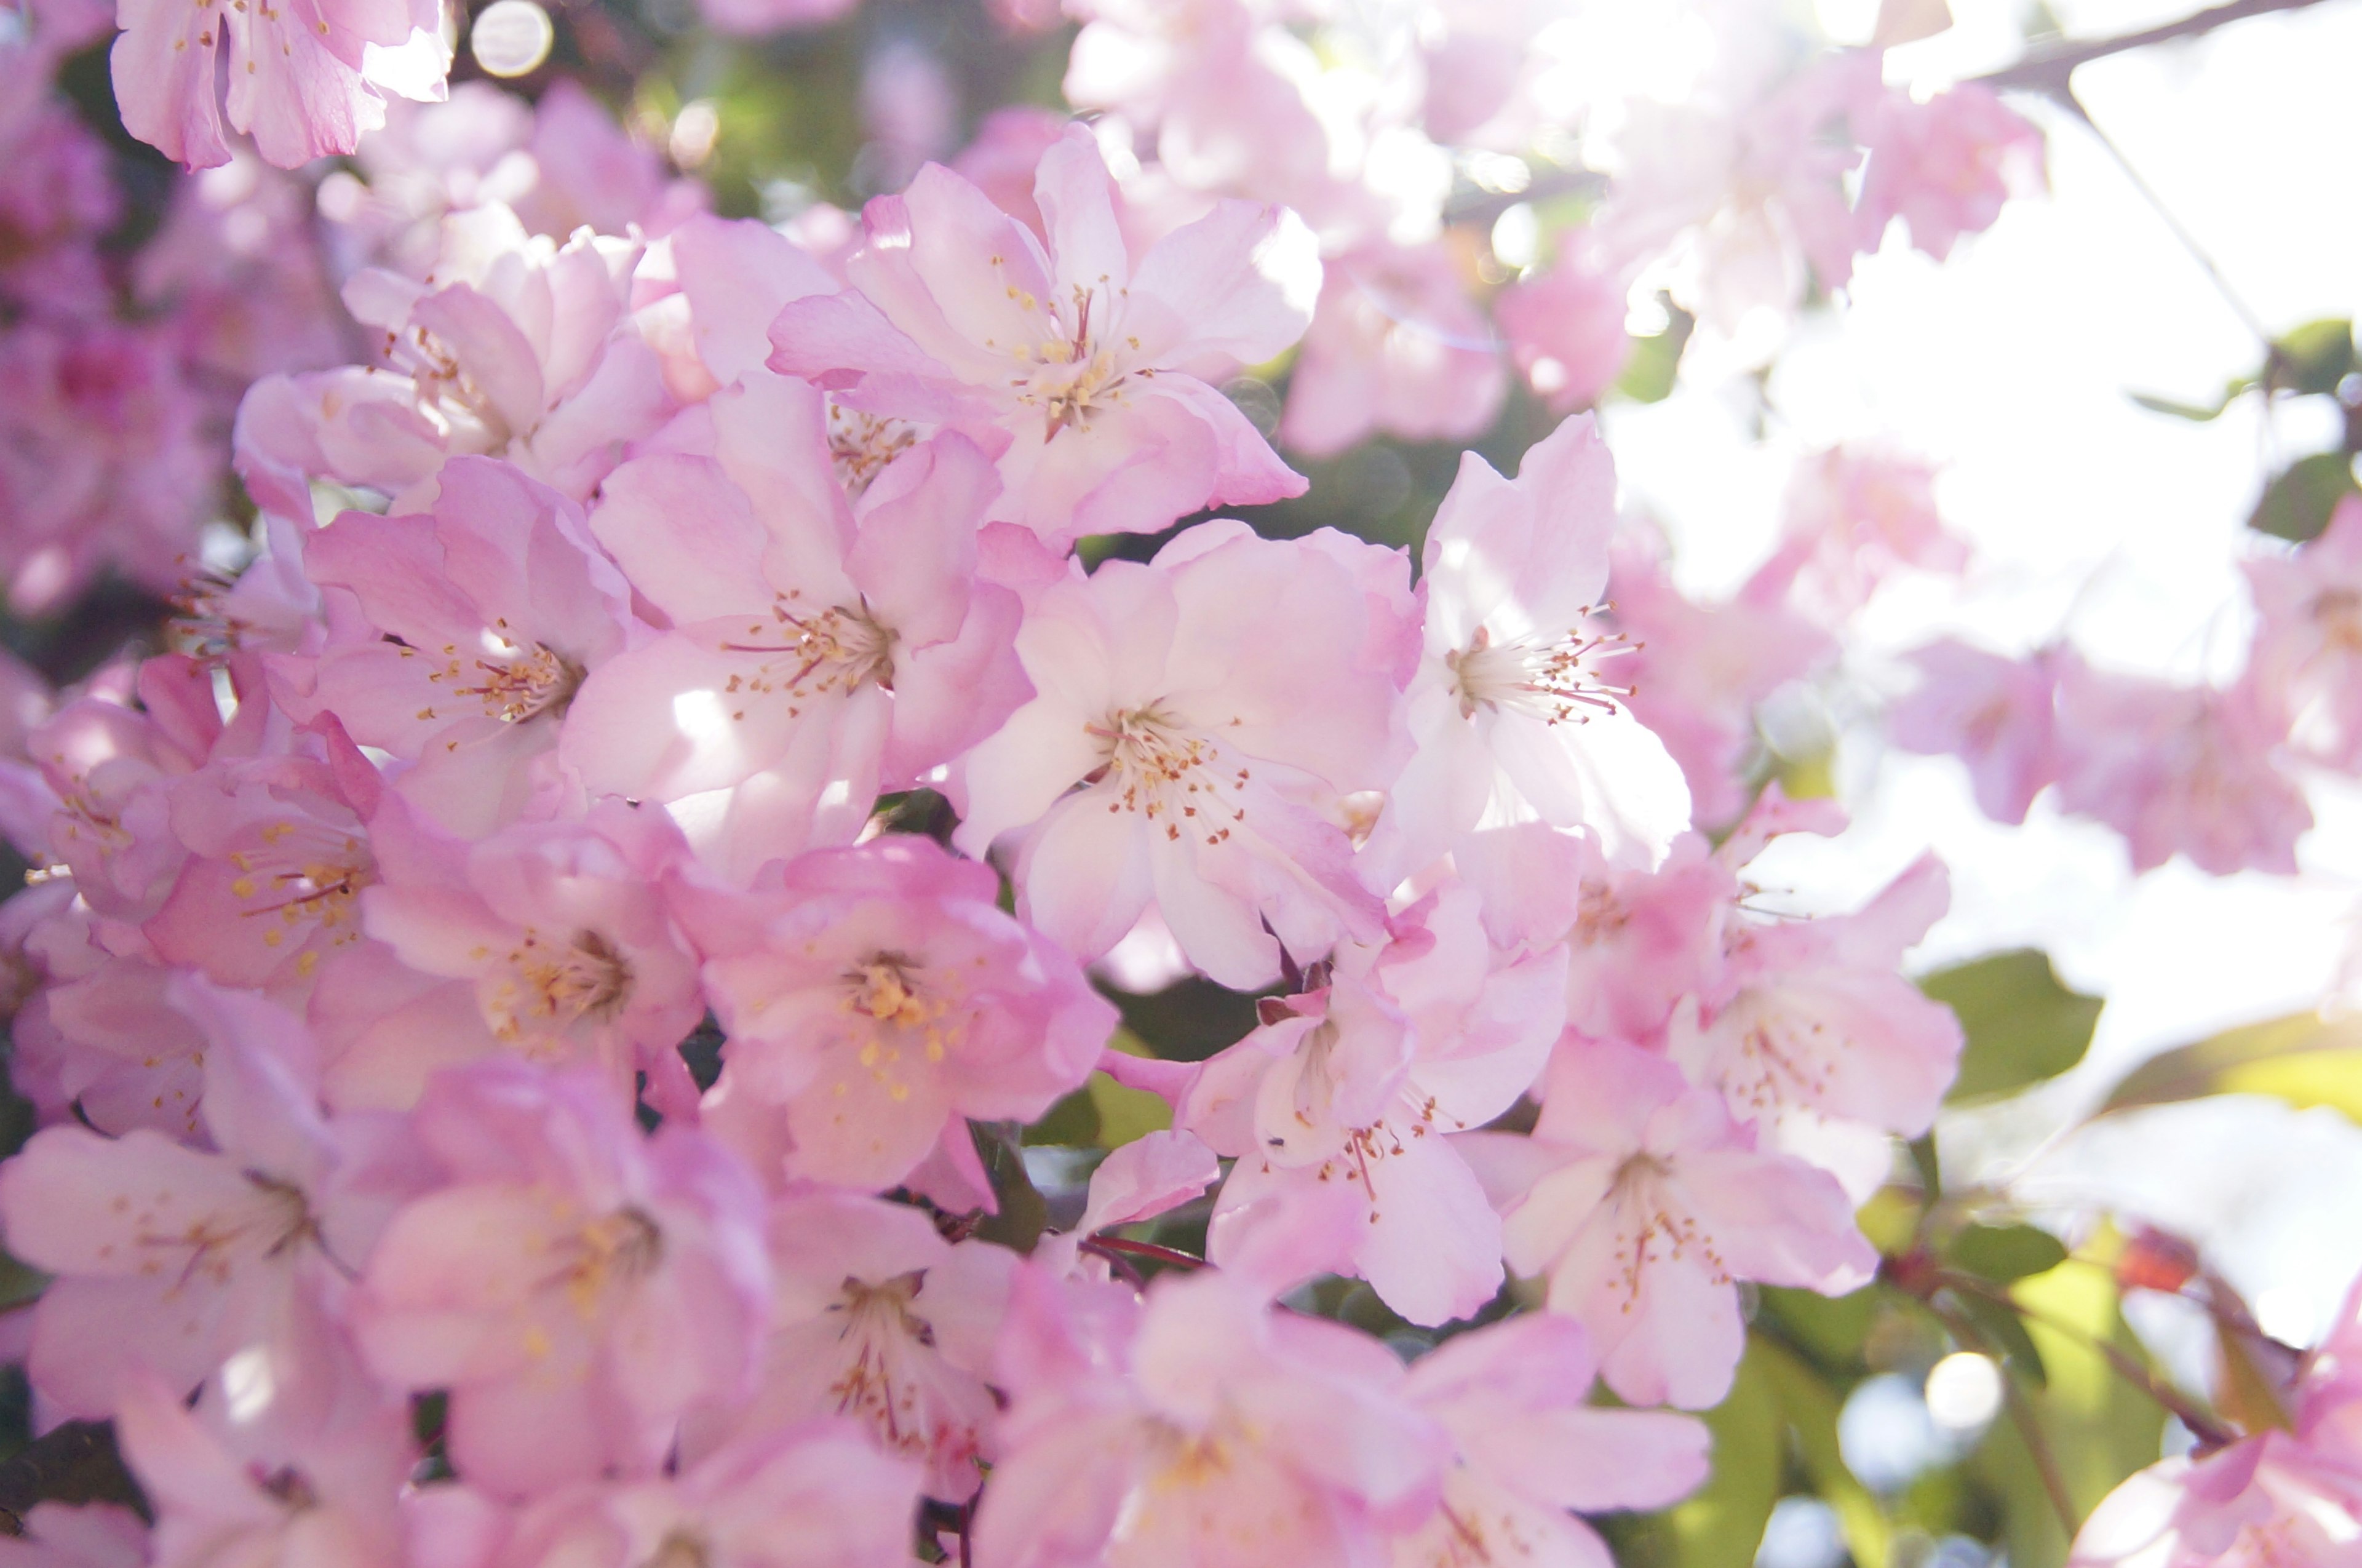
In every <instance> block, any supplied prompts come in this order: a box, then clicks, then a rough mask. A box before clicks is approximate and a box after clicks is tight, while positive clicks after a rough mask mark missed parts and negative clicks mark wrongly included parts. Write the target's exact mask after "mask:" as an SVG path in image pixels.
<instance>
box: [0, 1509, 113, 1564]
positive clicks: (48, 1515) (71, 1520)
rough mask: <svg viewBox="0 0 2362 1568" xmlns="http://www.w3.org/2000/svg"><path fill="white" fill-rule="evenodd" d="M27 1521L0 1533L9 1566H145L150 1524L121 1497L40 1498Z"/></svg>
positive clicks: (0, 1555) (0, 1557)
mask: <svg viewBox="0 0 2362 1568" xmlns="http://www.w3.org/2000/svg"><path fill="white" fill-rule="evenodd" d="M24 1525H25V1533H24V1534H23V1535H22V1536H19V1537H11V1538H7V1539H0V1563H5V1564H6V1568H146V1564H147V1562H148V1526H147V1525H146V1523H145V1522H143V1521H142V1520H141V1519H140V1518H139V1516H138V1514H135V1513H133V1512H132V1511H131V1510H130V1509H129V1508H127V1507H123V1506H122V1505H121V1504H119V1503H83V1504H71V1503H57V1502H43V1503H35V1504H34V1505H33V1506H32V1507H29V1508H28V1509H26V1510H25V1514H24Z"/></svg>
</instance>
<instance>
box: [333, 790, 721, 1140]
mask: <svg viewBox="0 0 2362 1568" xmlns="http://www.w3.org/2000/svg"><path fill="white" fill-rule="evenodd" d="M379 825H380V834H379V844H380V846H381V850H380V856H381V857H380V863H379V864H380V868H381V877H382V880H381V881H380V882H378V883H377V885H375V886H373V887H371V888H370V889H367V890H366V892H365V893H364V894H363V896H362V900H361V904H362V913H363V915H364V918H365V921H366V923H367V927H368V930H369V933H370V935H371V936H372V937H375V938H376V939H377V940H378V941H380V942H382V943H385V944H387V945H388V946H390V947H392V949H393V951H394V953H395V954H396V955H398V956H399V957H400V958H401V960H402V962H403V964H405V965H407V966H409V967H411V968H413V969H415V970H417V971H419V972H420V973H422V974H427V975H439V976H443V977H447V978H449V979H452V980H455V981H461V982H466V983H467V984H468V986H469V989H470V990H471V992H472V993H473V996H474V999H475V1004H476V1011H477V1013H478V1015H479V1018H480V1023H479V1026H478V1029H477V1031H476V1032H475V1034H474V1037H473V1038H471V1037H470V1036H469V1034H468V1033H465V1032H453V1031H449V1030H448V1029H445V1028H434V1027H431V1026H430V1027H426V1028H422V1029H418V1030H416V1031H414V1032H394V1031H386V1032H379V1033H377V1034H375V1035H373V1036H372V1037H371V1039H370V1047H369V1055H370V1057H372V1058H375V1059H374V1060H370V1061H363V1060H361V1059H359V1056H358V1054H356V1053H348V1054H347V1055H346V1056H345V1057H344V1058H343V1059H342V1060H341V1061H340V1062H339V1063H338V1067H339V1071H340V1076H341V1077H343V1079H344V1080H345V1085H346V1092H348V1093H349V1092H351V1088H352V1085H353V1082H354V1080H355V1079H356V1078H357V1077H363V1076H366V1077H375V1078H379V1079H381V1080H382V1081H387V1082H402V1081H403V1080H406V1088H407V1093H404V1092H403V1091H402V1090H395V1091H393V1092H392V1095H391V1096H390V1097H389V1098H392V1099H401V1100H406V1099H409V1098H412V1097H414V1094H415V1092H416V1089H417V1088H423V1087H424V1084H425V1079H426V1077H427V1076H428V1075H429V1074H430V1073H432V1072H433V1071H434V1070H435V1069H436V1067H438V1066H444V1065H447V1064H449V1063H453V1062H458V1061H465V1060H468V1059H469V1058H470V1057H472V1056H474V1055H480V1054H485V1053H487V1052H489V1051H491V1050H493V1049H499V1050H506V1051H512V1052H514V1053H516V1054H517V1055H521V1056H524V1058H526V1059H527V1060H529V1061H534V1062H539V1063H544V1064H575V1065H581V1066H589V1067H592V1068H594V1069H596V1070H597V1071H599V1072H600V1073H601V1074H602V1075H603V1076H604V1077H606V1078H607V1079H608V1080H609V1081H610V1082H611V1083H613V1085H614V1086H615V1090H616V1093H617V1094H618V1095H619V1096H622V1095H627V1094H628V1093H629V1092H630V1089H631V1087H632V1082H633V1074H634V1071H635V1069H639V1070H645V1071H646V1073H647V1074H648V1077H649V1083H650V1093H651V1096H652V1098H658V1099H661V1098H663V1097H664V1096H666V1095H667V1094H669V1095H670V1097H671V1098H672V1099H674V1100H675V1101H676V1102H677V1103H689V1102H691V1101H693V1100H694V1098H695V1090H694V1088H693V1086H691V1085H690V1083H689V1080H688V1078H687V1076H686V1073H685V1070H684V1069H683V1068H682V1067H681V1066H680V1061H679V1055H677V1053H676V1052H675V1050H674V1047H676V1046H677V1045H679V1043H680V1041H681V1040H682V1038H683V1037H684V1036H686V1035H687V1034H688V1033H689V1032H690V1030H692V1029H694V1028H695V1027H696V1026H697V1023H698V1021H699V1020H700V1019H701V1018H702V1017H703V1016H704V1014H705V1001H704V998H703V996H702V995H701V993H700V991H699V989H698V984H697V964H698V959H697V955H695V954H694V953H692V952H691V951H690V949H689V946H688V944H686V943H685V942H684V941H683V940H682V937H681V935H680V933H679V930H678V929H677V928H676V927H675V926H674V923H673V921H672V916H671V913H670V911H669V910H668V907H667V904H666V900H665V897H664V890H663V882H664V878H665V877H666V876H667V875H668V873H669V872H670V871H671V869H672V868H673V867H675V866H676V865H678V864H679V862H681V861H682V860H684V859H686V858H687V856H688V847H689V846H688V845H686V844H685V843H684V842H682V839H681V837H680V833H679V829H677V828H675V827H674V826H673V825H672V823H671V821H670V820H669V819H668V818H667V817H666V816H664V815H663V813H661V812H657V811H655V810H653V809H646V808H644V809H638V810H635V809H634V808H633V807H631V806H628V805H625V804H624V802H623V801H618V800H613V799H608V800H603V801H600V802H599V803H598V804H596V805H594V806H592V807H591V808H590V813H589V814H588V816H586V817H585V818H584V819H583V820H582V821H581V822H579V823H522V824H519V825H516V826H513V827H510V828H507V829H504V830H502V832H500V833H497V834H493V835H492V836H491V837H490V838H487V839H482V840H480V841H478V842H477V843H475V844H473V845H468V844H463V843H459V842H457V841H453V840H450V839H447V838H445V837H443V836H442V835H440V834H435V833H434V832H433V830H431V829H428V828H426V827H425V826H424V825H423V824H416V823H412V822H410V821H409V820H408V814H407V813H406V812H403V811H402V809H401V808H400V806H399V805H395V806H392V807H390V808H389V809H388V813H387V815H386V816H384V817H381V818H380V823H379ZM433 1018H434V1015H428V1018H427V1019H422V1020H420V1021H421V1022H422V1023H426V1022H428V1021H429V1020H430V1019H433ZM435 1021H439V1020H435ZM668 1075H678V1078H677V1081H674V1082H670V1083H668V1082H667V1081H666V1080H667V1077H668ZM373 1098H375V1097H373Z"/></svg>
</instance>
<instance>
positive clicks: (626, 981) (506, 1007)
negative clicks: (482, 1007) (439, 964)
mask: <svg viewBox="0 0 2362 1568" xmlns="http://www.w3.org/2000/svg"><path fill="white" fill-rule="evenodd" d="M508 965H509V971H510V977H509V978H507V979H506V980H504V981H503V983H502V984H501V985H500V986H498V987H497V988H495V989H494V990H493V992H492V996H491V1000H490V1002H489V1003H488V1005H487V1008H486V1010H487V1011H488V1012H489V1013H490V1014H491V1024H492V1032H493V1033H494V1034H495V1035H497V1036H499V1037H500V1038H501V1039H502V1040H515V1039H516V1038H517V1037H518V1036H519V1035H521V1034H522V1033H524V1030H525V1026H526V1024H527V1022H528V1021H531V1022H534V1023H537V1024H540V1025H542V1026H545V1027H552V1028H557V1029H564V1028H565V1027H567V1026H568V1024H571V1023H574V1022H576V1021H579V1020H582V1019H586V1018H587V1019H590V1020H592V1021H601V1022H603V1021H606V1020H608V1019H611V1018H613V1017H614V1016H615V1015H616V1014H617V1013H619V1012H621V1011H623V1010H624V1004H626V1003H627V1002H629V1001H630V1000H631V998H632V966H631V965H630V964H629V963H628V962H626V961H625V959H624V955H623V954H622V953H620V952H619V951H617V949H616V947H615V944H613V943H612V942H610V941H609V940H608V939H607V937H606V936H605V935H604V934H603V933H600V932H596V931H590V930H583V931H578V932H576V933H574V934H573V936H571V937H570V938H568V939H567V940H566V941H563V942H552V941H550V940H549V939H548V938H546V937H545V936H543V935H542V934H541V933H539V932H537V931H535V930H533V929H531V928H530V927H528V928H527V929H526V931H525V933H524V937H523V938H522V939H521V940H520V941H519V942H518V943H517V944H516V946H515V947H513V948H512V949H510V951H509V954H508Z"/></svg>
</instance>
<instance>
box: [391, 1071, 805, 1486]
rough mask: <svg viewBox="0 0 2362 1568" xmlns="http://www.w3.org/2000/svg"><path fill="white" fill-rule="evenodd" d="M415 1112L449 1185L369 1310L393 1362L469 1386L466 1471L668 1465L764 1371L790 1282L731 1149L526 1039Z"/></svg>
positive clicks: (459, 1432)
mask: <svg viewBox="0 0 2362 1568" xmlns="http://www.w3.org/2000/svg"><path fill="white" fill-rule="evenodd" d="M414 1127H415V1130H416V1134H417V1137H418V1139H419V1142H420V1143H422V1144H423V1145H424V1146H425V1148H426V1149H427V1151H428V1152H429V1153H431V1154H433V1155H434V1156H435V1158H436V1160H438V1161H439V1162H440V1163H441V1165H442V1167H443V1170H444V1172H445V1177H446V1181H447V1185H445V1186H443V1187H439V1188H437V1189H436V1190H435V1191H432V1192H430V1193H428V1194H427V1195H426V1196H425V1197H423V1198H417V1199H415V1200H414V1201H413V1202H411V1203H409V1204H407V1205H405V1206H404V1207H403V1209H401V1210H400V1211H399V1212H397V1213H396V1214H395V1215H394V1217H393V1220H392V1223H391V1224H390V1225H389V1226H388V1227H387V1229H386V1231H385V1233H384V1234H383V1236H382V1237H381V1239H380V1240H379V1242H378V1245H377V1249H376V1251H375V1252H374V1253H371V1254H370V1260H369V1264H368V1267H367V1269H366V1271H365V1272H364V1273H363V1275H362V1276H361V1281H360V1285H359V1287H358V1290H357V1292H356V1294H355V1297H354V1299H353V1302H352V1305H351V1307H350V1309H349V1313H348V1317H349V1320H350V1323H351V1326H352V1331H353V1334H354V1336H355V1338H356V1339H357V1340H358V1341H359V1344H360V1348H361V1353H362V1355H363V1357H364V1359H365V1360H366V1361H367V1362H368V1364H369V1365H370V1370H371V1371H372V1372H373V1373H374V1374H375V1375H377V1376H378V1377H379V1378H380V1379H381V1380H382V1381H384V1382H385V1383H386V1384H388V1385H389V1386H393V1387H396V1388H403V1389H414V1390H417V1389H429V1388H447V1389H448V1390H449V1391H450V1420H449V1426H448V1429H447V1435H448V1441H449V1445H450V1452H451V1458H452V1462H453V1463H454V1464H455V1465H456V1466H457V1467H458V1471H459V1474H460V1475H461V1477H462V1478H463V1479H465V1480H467V1481H468V1482H469V1484H470V1485H475V1486H479V1487H481V1488H483V1489H485V1490H487V1491H490V1492H493V1493H496V1494H500V1495H506V1496H515V1495H526V1494H531V1493H535V1492H538V1491H545V1490H547V1489H549V1488H551V1487H554V1486H557V1485H561V1484H563V1483H566V1482H569V1481H584V1480H590V1479H592V1478H594V1477H597V1476H601V1475H608V1474H613V1475H622V1476H626V1477H637V1476H644V1475H648V1474H653V1473H654V1472H655V1470H656V1468H657V1465H658V1464H659V1463H661V1462H662V1460H663V1458H664V1456H665V1454H666V1452H667V1451H668V1450H669V1449H670V1447H671V1446H672V1441H673V1430H674V1424H675V1422H676V1421H677V1420H678V1419H679V1416H680V1415H681V1413H682V1412H683V1411H685V1410H687V1409H689V1408H691V1407H692V1406H695V1405H698V1404H700V1403H702V1402H705V1401H708V1400H712V1399H718V1398H730V1397H734V1396H736V1395H737V1394H738V1393H740V1392H741V1391H742V1390H743V1389H744V1388H745V1386H746V1382H747V1379H748V1377H749V1376H750V1375H751V1374H752V1372H753V1368H754V1364H755V1357H756V1351H757V1348H758V1346H759V1344H760V1342H761V1335H762V1329H763V1322H764V1303H765V1301H766V1300H767V1296H768V1292H769V1283H770V1282H769V1275H768V1269H767V1266H766V1264H765V1262H764V1257H763V1246H762V1233H761V1198H760V1195H759V1194H758V1193H757V1192H756V1188H755V1186H754V1183H753V1182H752V1181H751V1180H749V1179H748V1177H747V1176H746V1173H745V1170H744V1168H743V1167H741V1166H740V1165H738V1164H737V1163H736V1162H735V1161H734V1160H733V1159H732V1158H731V1157H730V1156H729V1155H728V1154H725V1153H724V1152H723V1150H721V1149H720V1148H719V1147H717V1146H716V1145H714V1144H713V1143H711V1142H710V1141H708V1140H707V1139H705V1138H704V1137H702V1136H701V1134H699V1133H696V1132H690V1131H688V1130H686V1129H683V1128H679V1127H674V1126H667V1127H664V1128H661V1129H659V1130H658V1132H657V1134H656V1136H655V1137H654V1138H653V1139H644V1138H643V1137H642V1136H641V1133H640V1132H639V1129H638V1128H637V1127H636V1126H635V1124H634V1123H633V1121H632V1116H631V1111H630V1110H629V1109H628V1108H627V1107H626V1106H625V1105H624V1103H622V1102H621V1101H620V1100H619V1099H617V1097H616V1096H615V1094H614V1091H613V1087H612V1086H611V1085H609V1084H608V1083H607V1082H606V1081H605V1080H603V1079H601V1078H598V1077H589V1076H585V1075H580V1074H553V1073H545V1072H540V1071H536V1070H535V1069H534V1068H531V1067H528V1066H524V1064H523V1063H520V1062H517V1061H514V1060H513V1059H507V1058H496V1059H493V1060H489V1061H484V1062H479V1063H475V1064H472V1065H470V1066H465V1067H458V1068H454V1069H452V1070H450V1071H448V1072H446V1073H444V1074H442V1075H441V1076H440V1077H436V1079H435V1081H434V1082H433V1083H432V1084H430V1085H429V1086H428V1088H427V1091H426V1096H425V1099H423V1100H421V1101H420V1102H419V1107H418V1110H417V1111H416V1113H415V1116H414Z"/></svg>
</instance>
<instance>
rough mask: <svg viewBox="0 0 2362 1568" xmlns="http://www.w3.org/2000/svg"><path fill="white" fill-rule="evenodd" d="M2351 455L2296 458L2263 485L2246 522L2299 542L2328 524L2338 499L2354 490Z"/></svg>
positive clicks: (2271, 533) (2267, 532)
mask: <svg viewBox="0 0 2362 1568" xmlns="http://www.w3.org/2000/svg"><path fill="white" fill-rule="evenodd" d="M2355 493H2356V485H2355V483H2354V459H2353V458H2350V457H2348V456H2347V455H2346V454H2345V453H2344V452H2316V453H2314V454H2313V455H2312V457H2310V458H2298V459H2297V460H2296V461H2295V462H2293V463H2290V465H2289V466H2288V467H2287V468H2285V469H2281V470H2280V471H2279V473H2278V474H2277V475H2275V476H2273V479H2272V481H2271V482H2270V483H2269V484H2268V485H2266V486H2264V493H2263V495H2262V496H2261V497H2260V498H2258V499H2257V502H2256V510H2255V511H2254V512H2252V513H2249V514H2248V517H2247V526H2248V527H2250V528H2253V529H2254V530H2256V532H2257V533H2259V534H2269V535H2271V536H2272V537H2274V538H2276V539H2292V540H2294V541H2296V542H2297V543H2298V544H2302V543H2303V542H2304V541H2305V540H2307V539H2310V538H2312V537H2314V536H2317V535H2318V534H2320V532H2321V531H2322V530H2323V528H2326V527H2327V526H2329V514H2330V513H2333V512H2334V511H2336V510H2337V503H2338V502H2341V501H2344V500H2345V498H2346V497H2347V496H2349V495H2352V494H2355Z"/></svg>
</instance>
